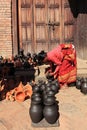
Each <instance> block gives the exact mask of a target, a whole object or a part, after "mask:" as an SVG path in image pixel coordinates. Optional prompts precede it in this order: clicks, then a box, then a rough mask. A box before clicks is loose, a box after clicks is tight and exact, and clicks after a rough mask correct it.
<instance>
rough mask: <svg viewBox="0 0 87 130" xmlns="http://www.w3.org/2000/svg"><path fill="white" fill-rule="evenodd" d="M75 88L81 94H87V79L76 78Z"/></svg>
mask: <svg viewBox="0 0 87 130" xmlns="http://www.w3.org/2000/svg"><path fill="white" fill-rule="evenodd" d="M76 88H77V89H79V90H80V91H81V92H82V93H83V94H87V78H86V77H77V79H76Z"/></svg>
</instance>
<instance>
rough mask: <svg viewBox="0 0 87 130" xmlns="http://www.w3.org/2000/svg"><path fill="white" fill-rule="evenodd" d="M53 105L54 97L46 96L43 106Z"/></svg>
mask: <svg viewBox="0 0 87 130" xmlns="http://www.w3.org/2000/svg"><path fill="white" fill-rule="evenodd" d="M54 103H55V97H54V96H48V95H47V98H45V100H44V104H45V105H52V104H54Z"/></svg>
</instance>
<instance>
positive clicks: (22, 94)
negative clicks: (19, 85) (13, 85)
mask: <svg viewBox="0 0 87 130" xmlns="http://www.w3.org/2000/svg"><path fill="white" fill-rule="evenodd" d="M25 97H26V96H25V92H24V91H19V92H16V93H15V100H16V101H19V102H23V101H24V100H25Z"/></svg>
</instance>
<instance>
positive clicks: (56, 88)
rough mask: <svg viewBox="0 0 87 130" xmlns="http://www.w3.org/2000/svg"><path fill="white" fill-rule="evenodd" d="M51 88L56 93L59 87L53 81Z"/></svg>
mask: <svg viewBox="0 0 87 130" xmlns="http://www.w3.org/2000/svg"><path fill="white" fill-rule="evenodd" d="M51 90H52V91H54V93H55V94H56V93H58V90H59V87H58V86H57V85H56V84H55V83H52V84H51Z"/></svg>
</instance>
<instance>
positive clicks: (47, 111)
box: [43, 103, 59, 124]
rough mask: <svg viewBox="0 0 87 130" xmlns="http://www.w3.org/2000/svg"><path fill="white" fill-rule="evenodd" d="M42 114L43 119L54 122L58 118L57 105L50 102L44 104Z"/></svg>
mask: <svg viewBox="0 0 87 130" xmlns="http://www.w3.org/2000/svg"><path fill="white" fill-rule="evenodd" d="M43 115H44V118H45V120H46V121H47V122H48V123H50V124H54V123H55V122H56V121H57V119H58V118H59V112H58V106H57V104H56V103H55V104H52V105H45V107H44V109H43Z"/></svg>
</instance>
